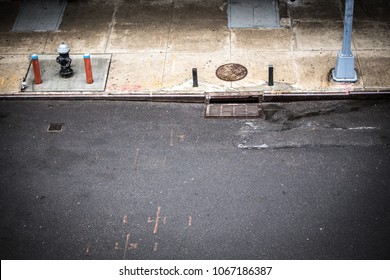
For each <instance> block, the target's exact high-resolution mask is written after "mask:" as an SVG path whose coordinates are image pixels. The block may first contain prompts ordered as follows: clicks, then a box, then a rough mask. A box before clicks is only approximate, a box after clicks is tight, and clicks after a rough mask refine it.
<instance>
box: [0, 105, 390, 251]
mask: <svg viewBox="0 0 390 280" xmlns="http://www.w3.org/2000/svg"><path fill="white" fill-rule="evenodd" d="M264 106H265V107H264V109H265V116H266V117H265V119H252V120H245V119H205V118H204V117H203V109H204V108H203V105H201V104H162V103H136V102H97V101H95V102H92V101H88V102H87V101H85V102H80V101H77V102H65V101H35V102H33V101H25V102H22V101H18V102H17V101H3V102H1V103H0V219H1V223H0V236H1V250H0V255H1V259H388V258H389V257H390V253H389V252H390V242H389V236H390V203H389V202H390V172H389V171H390V153H389V152H390V146H389V144H390V102H389V101H337V102H306V103H305V102H299V103H291V104H288V103H286V104H265V105H264ZM50 123H64V126H63V130H62V131H61V132H48V126H49V124H50Z"/></svg>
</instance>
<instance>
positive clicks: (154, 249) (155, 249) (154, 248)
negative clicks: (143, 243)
mask: <svg viewBox="0 0 390 280" xmlns="http://www.w3.org/2000/svg"><path fill="white" fill-rule="evenodd" d="M157 249H158V242H154V247H153V252H156V251H157Z"/></svg>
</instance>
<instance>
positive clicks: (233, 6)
mask: <svg viewBox="0 0 390 280" xmlns="http://www.w3.org/2000/svg"><path fill="white" fill-rule="evenodd" d="M228 26H229V28H277V27H279V7H278V3H277V1H276V0H228Z"/></svg>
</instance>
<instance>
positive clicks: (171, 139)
mask: <svg viewBox="0 0 390 280" xmlns="http://www.w3.org/2000/svg"><path fill="white" fill-rule="evenodd" d="M170 145H171V147H173V128H171V137H170Z"/></svg>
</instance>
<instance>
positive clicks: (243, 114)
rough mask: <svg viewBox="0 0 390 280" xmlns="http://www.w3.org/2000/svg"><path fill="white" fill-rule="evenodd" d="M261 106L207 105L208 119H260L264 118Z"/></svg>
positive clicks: (206, 115) (206, 113)
mask: <svg viewBox="0 0 390 280" xmlns="http://www.w3.org/2000/svg"><path fill="white" fill-rule="evenodd" d="M262 115H263V113H262V109H261V106H260V104H253V103H250V104H242V103H238V104H207V105H206V110H205V117H206V118H260V117H262Z"/></svg>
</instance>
